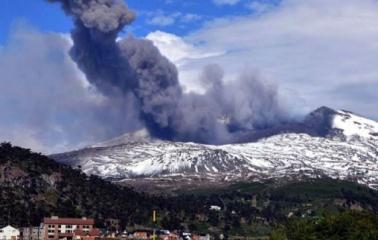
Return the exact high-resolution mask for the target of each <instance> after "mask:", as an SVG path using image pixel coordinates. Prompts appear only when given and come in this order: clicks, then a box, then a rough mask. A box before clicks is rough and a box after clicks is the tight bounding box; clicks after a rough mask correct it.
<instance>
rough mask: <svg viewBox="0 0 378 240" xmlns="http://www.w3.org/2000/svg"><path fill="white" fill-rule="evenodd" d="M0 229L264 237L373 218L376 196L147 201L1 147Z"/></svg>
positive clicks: (326, 184)
mask: <svg viewBox="0 0 378 240" xmlns="http://www.w3.org/2000/svg"><path fill="white" fill-rule="evenodd" d="M0 196H1V198H0V214H1V216H3V217H2V218H0V224H2V225H4V224H7V223H10V224H12V225H16V226H28V225H37V224H39V223H40V221H41V220H42V218H43V217H45V216H50V215H59V216H63V217H81V216H87V217H93V218H95V220H96V225H97V226H99V227H101V226H103V223H104V220H105V219H107V218H116V219H120V220H121V225H122V226H124V227H125V226H128V227H131V228H132V227H136V226H140V225H143V226H144V227H151V226H152V223H151V212H152V209H156V210H157V211H158V223H157V226H158V227H162V228H168V229H185V230H190V231H193V232H198V233H208V232H210V233H212V234H215V235H217V234H219V233H221V232H222V233H225V234H228V235H248V236H262V235H269V234H270V233H271V232H272V230H273V229H275V228H276V226H278V225H280V224H283V223H286V222H287V221H288V220H289V219H290V217H291V216H293V217H295V216H298V217H301V216H303V217H305V218H309V219H314V218H316V217H318V216H321V215H322V214H323V213H324V212H330V213H339V212H343V211H345V210H349V209H355V210H358V211H366V212H368V213H369V214H373V215H376V214H377V212H378V192H377V191H375V190H373V189H370V188H367V187H364V186H362V185H358V184H356V183H353V182H347V181H342V180H333V179H330V178H320V179H302V181H300V182H298V181H296V180H290V179H282V181H281V182H277V181H264V182H240V183H235V184H231V185H228V186H224V187H221V188H211V189H209V188H206V186H197V188H196V189H180V191H176V192H173V195H150V194H146V193H143V192H135V191H134V190H133V189H130V188H126V187H122V186H120V185H117V184H114V183H111V182H108V181H105V180H102V179H101V178H99V177H97V176H93V175H92V176H87V175H86V174H84V173H83V172H82V171H81V170H80V169H73V168H72V167H70V166H67V165H63V164H60V163H57V162H55V161H53V160H52V159H50V158H48V157H46V156H43V155H41V154H38V153H33V152H31V151H30V150H28V149H23V148H19V147H14V146H12V145H11V144H9V143H2V144H1V145H0Z"/></svg>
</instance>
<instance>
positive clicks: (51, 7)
mask: <svg viewBox="0 0 378 240" xmlns="http://www.w3.org/2000/svg"><path fill="white" fill-rule="evenodd" d="M251 2H253V1H246V0H244V1H238V2H236V3H233V1H232V0H231V3H230V4H227V1H226V3H224V4H219V3H218V4H216V3H215V2H213V1H211V0H205V1H203V0H128V1H127V4H128V6H129V7H130V9H132V10H134V11H135V12H136V13H137V16H138V17H137V19H136V21H135V22H134V24H133V25H132V27H129V28H128V29H126V30H125V33H127V32H132V33H133V34H134V35H136V36H139V37H142V36H145V35H147V34H148V33H149V32H153V31H155V30H157V29H159V30H162V31H166V32H170V33H174V34H177V35H186V34H188V33H189V32H191V31H193V30H195V29H198V28H200V27H201V26H202V25H203V24H205V23H206V22H208V21H212V20H214V19H217V18H224V17H235V16H242V15H247V14H250V13H251V12H253V9H251V8H249V7H248V6H249V4H250V3H251ZM264 2H265V3H275V4H276V3H277V2H278V0H271V1H264ZM2 6H3V7H2V8H1V9H0V43H4V42H5V41H6V39H7V36H8V34H9V32H10V31H11V29H12V25H13V24H14V23H15V22H17V21H25V22H27V23H28V24H30V25H32V26H34V27H37V28H39V29H40V30H42V31H53V32H69V30H70V29H71V27H72V23H71V21H70V19H68V18H67V16H65V15H64V13H63V12H62V11H61V10H60V7H59V6H58V4H47V3H46V2H45V1H44V0H32V1H25V0H3V1H2Z"/></svg>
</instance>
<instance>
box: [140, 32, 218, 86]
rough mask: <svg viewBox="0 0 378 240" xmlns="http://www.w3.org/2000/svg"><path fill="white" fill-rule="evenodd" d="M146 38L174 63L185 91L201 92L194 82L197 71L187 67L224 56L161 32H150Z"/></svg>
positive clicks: (196, 77)
mask: <svg viewBox="0 0 378 240" xmlns="http://www.w3.org/2000/svg"><path fill="white" fill-rule="evenodd" d="M146 38H147V39H149V40H151V41H153V43H154V45H155V46H157V47H158V48H159V50H160V52H161V53H162V54H163V55H164V56H166V57H167V58H168V59H169V60H170V61H172V62H173V63H175V65H176V66H177V67H178V69H179V72H180V81H181V84H183V87H184V88H185V89H186V90H187V91H191V90H196V91H201V86H200V84H199V83H197V82H196V81H197V80H199V78H198V71H197V69H195V70H194V69H192V68H187V65H188V64H189V65H190V64H191V63H193V62H197V61H206V59H209V58H213V57H216V56H220V55H223V54H224V52H215V51H214V52H212V51H210V50H209V49H203V48H201V47H197V46H194V45H191V44H189V43H187V42H185V41H184V40H183V39H182V38H180V37H179V36H176V35H174V34H170V33H166V32H162V31H155V32H152V33H150V34H148V35H147V36H146Z"/></svg>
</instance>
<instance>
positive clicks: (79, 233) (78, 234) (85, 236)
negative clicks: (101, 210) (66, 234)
mask: <svg viewBox="0 0 378 240" xmlns="http://www.w3.org/2000/svg"><path fill="white" fill-rule="evenodd" d="M100 236H101V231H100V229H98V228H92V230H90V231H89V232H88V231H84V230H82V229H76V230H74V231H73V239H74V240H95V239H96V238H98V237H100Z"/></svg>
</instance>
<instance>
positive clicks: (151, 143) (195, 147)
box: [52, 107, 378, 188]
mask: <svg viewBox="0 0 378 240" xmlns="http://www.w3.org/2000/svg"><path fill="white" fill-rule="evenodd" d="M256 136H257V137H256ZM245 138H246V139H247V140H248V139H249V141H248V142H244V143H235V144H228V145H218V146H215V145H204V144H197V143H182V142H169V141H162V140H157V139H153V138H151V137H149V136H148V133H147V132H145V131H141V132H137V133H133V134H126V135H124V136H121V137H119V138H116V139H113V140H110V141H107V142H104V143H100V144H97V145H94V146H90V147H88V148H85V149H82V150H78V151H74V152H69V153H63V154H57V155H53V156H52V157H53V158H55V159H56V160H57V161H59V162H63V163H66V164H70V165H73V166H79V165H80V166H81V168H82V170H83V171H84V172H85V173H87V174H95V175H99V176H101V177H103V178H105V179H111V180H117V181H119V180H125V181H126V180H132V179H134V182H135V179H138V181H152V182H153V181H156V180H167V179H168V180H169V179H176V180H177V179H181V180H186V181H194V180H198V179H201V181H204V180H205V181H208V182H213V183H217V182H219V183H220V182H230V181H240V180H255V181H256V180H262V179H271V178H277V179H281V178H297V177H303V176H308V177H320V176H329V177H332V178H340V179H351V180H355V181H358V182H360V183H362V184H366V185H369V186H370V187H372V188H378V122H376V121H373V120H369V119H367V118H364V117H361V116H358V115H356V114H353V113H351V112H348V111H334V110H332V109H329V108H326V107H322V108H319V109H317V110H315V111H314V112H312V113H311V114H309V115H308V116H307V118H306V119H305V120H304V121H303V122H301V123H296V124H286V125H282V126H279V127H276V128H275V129H270V130H269V131H267V130H264V131H260V132H253V133H249V134H246V137H245ZM251 140H254V141H252V142H251Z"/></svg>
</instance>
